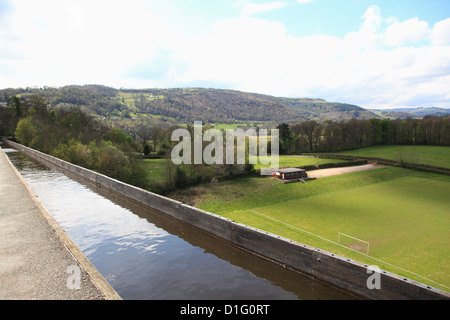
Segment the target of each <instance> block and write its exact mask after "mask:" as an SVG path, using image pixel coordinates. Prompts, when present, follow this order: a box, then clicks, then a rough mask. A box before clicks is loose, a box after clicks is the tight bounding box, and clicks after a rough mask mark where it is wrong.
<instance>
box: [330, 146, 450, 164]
mask: <svg viewBox="0 0 450 320" xmlns="http://www.w3.org/2000/svg"><path fill="white" fill-rule="evenodd" d="M333 153H335V154H343V155H352V156H362V157H378V158H384V159H390V160H397V161H398V160H399V158H400V154H402V156H403V161H405V162H415V163H422V164H428V165H432V166H437V167H444V168H450V147H440V146H373V147H367V148H362V149H357V150H349V151H342V152H333Z"/></svg>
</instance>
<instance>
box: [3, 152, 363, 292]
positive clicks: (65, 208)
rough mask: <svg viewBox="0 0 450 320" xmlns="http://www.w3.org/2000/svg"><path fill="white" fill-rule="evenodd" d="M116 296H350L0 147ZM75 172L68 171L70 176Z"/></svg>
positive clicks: (19, 153)
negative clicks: (113, 290) (110, 286)
mask: <svg viewBox="0 0 450 320" xmlns="http://www.w3.org/2000/svg"><path fill="white" fill-rule="evenodd" d="M3 150H4V151H5V152H7V155H8V156H9V158H10V159H11V161H12V162H13V164H14V165H15V166H16V168H17V169H18V170H19V172H20V173H21V174H22V176H23V177H24V178H25V179H26V181H27V182H28V183H29V185H30V186H31V187H32V189H33V190H34V191H35V193H36V194H37V195H38V197H39V198H40V200H41V201H42V202H43V203H44V205H45V206H46V208H47V209H48V210H49V211H50V212H51V214H52V215H53V217H54V218H55V219H56V221H57V222H58V223H59V224H60V226H61V227H62V228H63V229H64V231H65V232H66V233H67V234H68V235H69V237H70V238H71V239H72V240H73V242H74V243H75V244H76V245H77V246H78V247H79V248H80V250H81V251H82V252H83V253H84V254H85V255H86V257H87V258H88V259H89V260H90V261H91V262H92V263H93V264H94V266H95V267H96V268H97V269H98V270H99V271H100V272H101V273H102V275H103V276H104V277H105V278H106V279H107V280H108V281H109V282H110V284H111V285H112V286H113V287H114V289H115V290H116V291H117V292H118V293H119V295H121V297H122V298H123V299H223V300H226V299H254V300H256V299H284V300H288V299H289V300H291V299H354V298H355V297H354V296H351V295H349V294H347V293H344V292H342V291H341V290H338V289H335V288H333V287H330V286H328V285H325V284H323V283H321V282H318V281H315V280H312V279H310V278H308V277H306V276H304V275H302V274H299V273H297V272H294V271H291V270H288V269H285V268H283V267H281V266H279V265H276V264H274V263H272V262H269V261H266V260H265V259H262V258H260V257H257V256H255V255H253V254H250V253H248V252H246V251H244V250H241V249H239V248H236V247H235V246H232V245H230V244H228V243H226V242H224V241H221V240H219V239H217V238H215V237H212V236H209V235H207V234H205V233H203V232H201V231H199V230H198V229H195V228H193V227H190V226H187V225H185V224H183V223H180V222H178V221H175V220H173V219H171V218H169V217H166V216H164V215H162V214H160V213H159V212H157V211H155V210H152V209H150V208H148V207H145V206H142V205H140V204H138V203H136V202H134V201H131V200H128V199H127V198H125V197H122V196H119V195H118V194H115V193H111V192H109V191H107V190H105V189H102V188H100V187H98V186H95V185H90V184H88V183H86V182H77V181H75V180H73V179H71V178H69V177H68V176H66V175H63V174H62V173H60V172H58V171H56V170H53V169H49V168H47V167H45V166H43V165H41V164H39V163H37V162H35V161H33V160H31V159H30V158H28V157H27V156H25V155H23V154H22V153H21V152H17V151H16V150H14V149H7V148H4V149H3ZM72 178H74V177H72Z"/></svg>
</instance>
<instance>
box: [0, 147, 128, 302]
mask: <svg viewBox="0 0 450 320" xmlns="http://www.w3.org/2000/svg"><path fill="white" fill-rule="evenodd" d="M105 299H120V296H119V295H118V294H117V293H116V292H115V291H114V290H113V289H112V287H110V286H109V284H108V283H107V282H106V281H105V280H104V278H103V277H102V276H101V275H100V273H98V271H97V270H96V269H95V268H94V267H93V266H92V264H91V263H90V262H89V261H88V260H87V259H86V257H84V255H83V254H82V253H81V251H79V249H78V248H77V247H76V246H75V245H74V244H73V242H72V241H71V240H70V239H69V238H68V237H67V235H66V234H65V233H64V231H62V229H61V228H60V227H59V225H58V224H57V223H56V222H55V221H54V219H53V218H52V217H51V215H50V214H49V213H48V212H47V211H46V209H45V208H44V207H43V205H42V204H41V203H40V201H39V199H38V198H37V196H36V195H35V194H34V192H33V191H32V190H31V189H30V188H29V186H28V185H27V184H26V182H25V181H24V180H23V178H22V177H21V176H20V174H19V173H18V172H17V170H16V169H15V168H14V167H13V165H12V164H11V162H10V161H9V159H8V158H7V156H6V154H5V153H4V151H3V150H2V149H1V148H0V300H105Z"/></svg>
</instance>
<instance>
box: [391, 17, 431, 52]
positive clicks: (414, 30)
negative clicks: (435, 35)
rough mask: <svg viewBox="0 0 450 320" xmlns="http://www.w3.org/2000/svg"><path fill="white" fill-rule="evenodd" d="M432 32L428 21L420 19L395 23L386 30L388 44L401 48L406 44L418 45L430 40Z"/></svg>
mask: <svg viewBox="0 0 450 320" xmlns="http://www.w3.org/2000/svg"><path fill="white" fill-rule="evenodd" d="M430 34H431V30H430V28H429V27H428V23H427V22H426V21H419V19H418V18H413V19H409V20H406V21H403V22H398V21H396V22H394V23H393V24H391V25H390V26H389V27H388V28H387V30H386V44H387V45H390V46H401V45H405V44H413V43H418V42H421V41H424V40H428V39H429V37H430Z"/></svg>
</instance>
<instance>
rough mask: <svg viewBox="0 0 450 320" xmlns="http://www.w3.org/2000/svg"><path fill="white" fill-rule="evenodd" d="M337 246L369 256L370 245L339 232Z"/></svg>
mask: <svg viewBox="0 0 450 320" xmlns="http://www.w3.org/2000/svg"><path fill="white" fill-rule="evenodd" d="M338 244H339V245H341V246H344V247H347V248H349V249H352V250H355V251H359V252H364V253H365V254H366V255H369V249H370V244H369V242H367V241H364V240H361V239H358V238H355V237H352V236H350V235H348V234H345V233H342V232H339V233H338Z"/></svg>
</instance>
